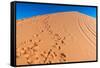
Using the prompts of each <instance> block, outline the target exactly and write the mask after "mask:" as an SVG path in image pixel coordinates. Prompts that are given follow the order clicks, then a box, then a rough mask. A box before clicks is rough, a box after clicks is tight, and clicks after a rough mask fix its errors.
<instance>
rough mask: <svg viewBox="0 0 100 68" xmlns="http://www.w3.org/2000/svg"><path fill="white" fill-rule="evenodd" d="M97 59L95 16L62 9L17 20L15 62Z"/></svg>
mask: <svg viewBox="0 0 100 68" xmlns="http://www.w3.org/2000/svg"><path fill="white" fill-rule="evenodd" d="M93 60H96V19H95V18H92V17H90V16H88V15H85V14H82V13H79V12H59V13H53V14H46V15H40V16H33V17H31V18H26V19H22V20H17V21H16V64H17V65H28V64H51V63H63V62H79V61H93Z"/></svg>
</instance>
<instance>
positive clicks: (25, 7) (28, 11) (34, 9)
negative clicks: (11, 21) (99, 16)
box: [16, 3, 96, 20]
mask: <svg viewBox="0 0 100 68" xmlns="http://www.w3.org/2000/svg"><path fill="white" fill-rule="evenodd" d="M69 11H78V12H80V13H83V14H86V15H89V16H92V17H94V18H95V17H96V8H95V7H85V6H84V7H83V6H71V5H67V6H62V5H51V4H36V3H35V4H31V3H16V19H17V20H19V19H23V18H29V17H32V16H38V15H43V14H50V13H56V12H69Z"/></svg>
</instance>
